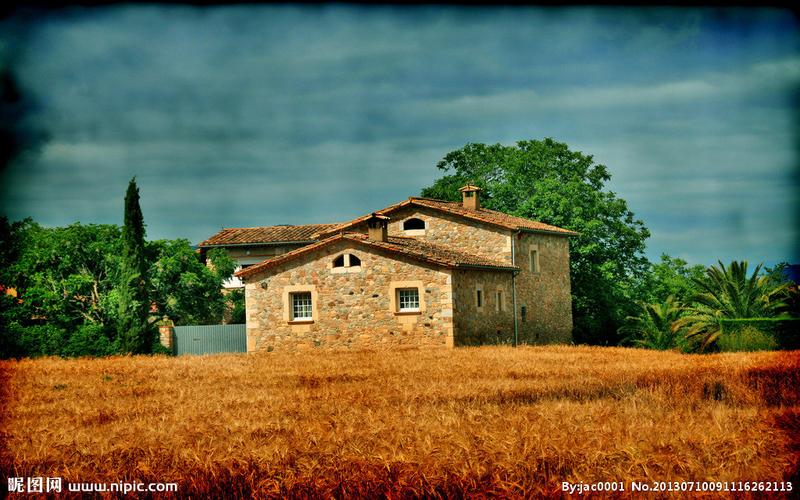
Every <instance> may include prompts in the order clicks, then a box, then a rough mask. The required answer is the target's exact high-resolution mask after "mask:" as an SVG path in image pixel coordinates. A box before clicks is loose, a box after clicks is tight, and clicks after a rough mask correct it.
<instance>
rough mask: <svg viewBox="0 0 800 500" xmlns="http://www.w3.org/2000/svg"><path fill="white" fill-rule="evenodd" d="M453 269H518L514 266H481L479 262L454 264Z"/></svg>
mask: <svg viewBox="0 0 800 500" xmlns="http://www.w3.org/2000/svg"><path fill="white" fill-rule="evenodd" d="M454 268H455V269H482V270H486V271H508V272H517V271H519V270H520V269H519V268H518V267H514V266H482V265H480V264H456V265H455V266H454Z"/></svg>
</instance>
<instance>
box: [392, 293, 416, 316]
mask: <svg viewBox="0 0 800 500" xmlns="http://www.w3.org/2000/svg"><path fill="white" fill-rule="evenodd" d="M397 307H398V311H400V312H416V311H419V289H418V288H398V289H397Z"/></svg>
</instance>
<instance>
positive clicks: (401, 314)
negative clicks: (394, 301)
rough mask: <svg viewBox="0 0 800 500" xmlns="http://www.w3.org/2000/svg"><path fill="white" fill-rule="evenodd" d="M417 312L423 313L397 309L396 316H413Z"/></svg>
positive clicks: (417, 312)
mask: <svg viewBox="0 0 800 500" xmlns="http://www.w3.org/2000/svg"><path fill="white" fill-rule="evenodd" d="M415 314H417V315H418V314H422V311H395V312H394V315H395V316H413V315H415Z"/></svg>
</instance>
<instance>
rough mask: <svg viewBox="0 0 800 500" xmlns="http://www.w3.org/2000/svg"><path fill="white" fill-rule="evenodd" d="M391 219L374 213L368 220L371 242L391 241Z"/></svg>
mask: <svg viewBox="0 0 800 500" xmlns="http://www.w3.org/2000/svg"><path fill="white" fill-rule="evenodd" d="M388 226H389V217H386V216H384V215H378V214H376V213H375V212H372V215H371V216H370V218H369V219H367V227H368V228H369V239H370V241H387V240H388V239H389V230H388Z"/></svg>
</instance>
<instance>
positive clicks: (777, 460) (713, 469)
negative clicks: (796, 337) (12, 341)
mask: <svg viewBox="0 0 800 500" xmlns="http://www.w3.org/2000/svg"><path fill="white" fill-rule="evenodd" d="M799 368H800V352H758V353H728V354H715V355H706V356H687V355H681V354H677V353H672V352H658V351H648V350H638V349H622V348H599V347H598V348H592V347H522V348H518V349H513V348H508V347H481V348H464V349H455V350H441V351H418V350H409V351H402V352H361V353H340V354H335V355H332V354H330V353H328V354H320V353H307V354H296V355H279V354H269V355H264V356H256V355H252V356H248V355H221V356H213V357H188V356H187V357H178V358H169V357H161V356H155V357H146V356H135V357H111V358H105V359H73V360H63V359H57V358H43V359H37V360H22V361H2V362H0V374H1V376H2V387H3V399H4V400H3V401H2V406H3V412H2V423H1V424H0V425H1V426H2V434H1V435H0V436H1V437H2V440H3V442H0V470H2V473H3V476H60V477H62V478H64V480H65V481H108V482H117V481H123V480H128V481H130V480H138V481H152V482H168V481H177V482H178V483H179V493H178V494H179V495H180V496H185V495H190V494H191V495H195V496H198V495H203V496H205V495H214V496H218V497H229V496H231V495H237V496H249V495H251V494H256V495H260V496H286V495H290V496H305V495H309V494H313V495H319V496H330V495H335V496H370V497H373V496H385V495H388V496H390V497H398V496H405V495H413V496H416V495H434V496H457V495H463V494H479V495H481V494H485V495H488V496H502V497H506V496H510V495H513V496H519V495H542V494H543V495H558V494H559V491H560V485H561V482H562V481H572V482H593V481H603V480H611V481H631V480H645V481H647V480H657V481H680V480H698V481H700V480H713V481H746V480H747V481H750V480H759V481H782V480H793V481H794V484H795V487H800V483H798V480H800V478H798V474H797V470H798V462H800V441H798V439H800V438H798V436H800V406H799V404H800V394H799V393H798V388H799V387H800V370H798V369H799ZM737 496H741V495H737Z"/></svg>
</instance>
